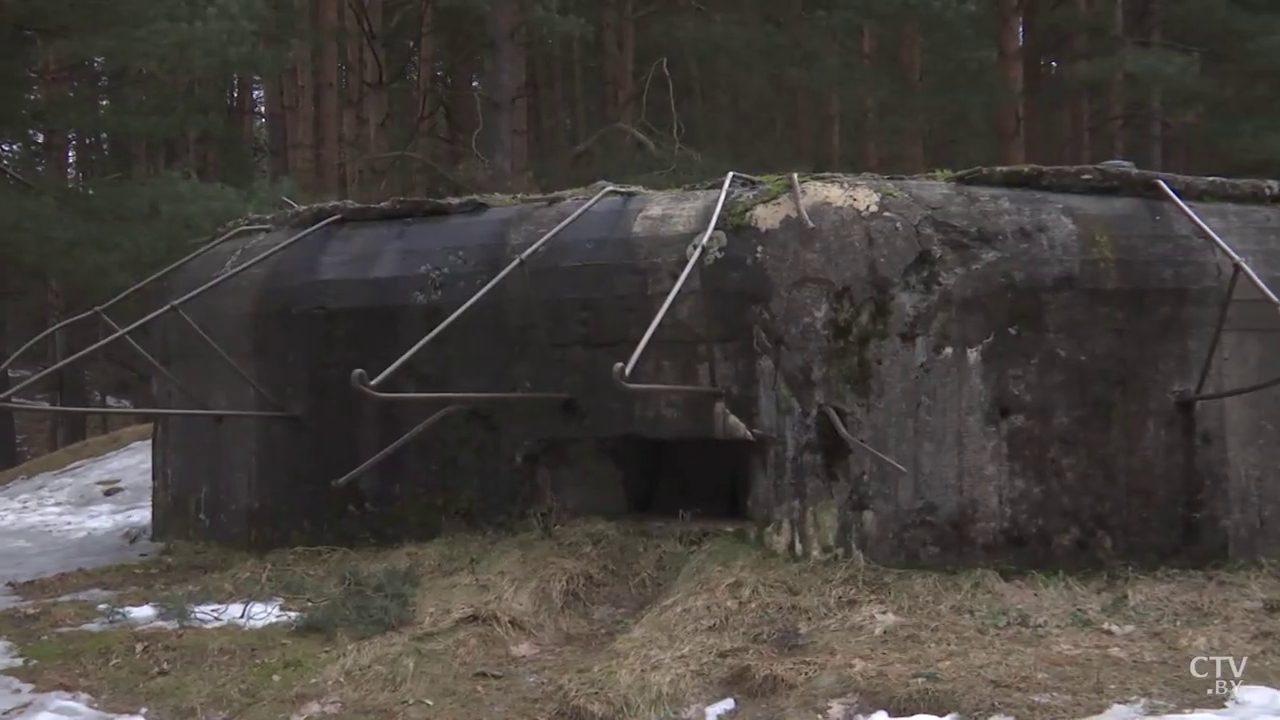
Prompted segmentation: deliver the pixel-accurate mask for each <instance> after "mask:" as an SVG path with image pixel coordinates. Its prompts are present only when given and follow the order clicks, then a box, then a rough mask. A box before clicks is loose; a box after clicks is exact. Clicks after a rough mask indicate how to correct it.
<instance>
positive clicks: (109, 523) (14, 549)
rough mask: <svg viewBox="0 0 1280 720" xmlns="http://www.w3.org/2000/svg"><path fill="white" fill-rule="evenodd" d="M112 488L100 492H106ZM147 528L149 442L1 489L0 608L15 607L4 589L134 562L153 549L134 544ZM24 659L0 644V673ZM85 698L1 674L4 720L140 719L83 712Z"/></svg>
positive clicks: (139, 718)
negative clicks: (38, 687)
mask: <svg viewBox="0 0 1280 720" xmlns="http://www.w3.org/2000/svg"><path fill="white" fill-rule="evenodd" d="M109 487H110V488H119V489H118V490H112V491H110V492H104V490H106V489H107V488H109ZM150 525H151V443H150V442H147V441H143V442H138V443H134V444H132V445H130V446H128V447H125V448H122V449H120V450H117V451H116V452H113V453H109V454H107V455H103V456H102V457H99V458H95V459H92V460H86V461H82V462H79V463H75V464H74V465H70V466H68V467H66V468H64V469H62V470H58V471H56V472H51V473H44V474H41V475H36V476H33V477H29V478H21V479H19V480H15V481H14V482H12V483H9V484H8V485H6V486H5V487H3V488H0V609H2V608H4V607H11V606H13V605H16V604H19V602H18V599H17V598H16V597H15V596H14V595H12V594H11V593H10V592H9V591H8V583H10V582H23V581H26V580H34V579H35V578H39V577H44V576H47V575H56V574H58V573H61V572H68V571H71V570H78V569H80V568H89V567H99V566H102V565H112V564H116V563H122V562H129V561H132V560H137V559H138V558H139V557H142V556H144V555H146V554H148V553H149V552H150V551H153V550H154V549H155V546H153V545H152V544H151V543H149V542H145V541H139V542H134V539H135V538H136V537H138V535H140V534H143V533H145V532H146V530H147V529H149V528H150ZM22 663H23V661H22V659H21V658H20V657H19V656H18V654H17V651H16V649H15V648H14V647H13V645H12V644H10V643H9V642H7V641H5V640H3V639H0V673H3V671H4V670H8V669H11V668H15V667H18V666H20V665H22ZM89 702H90V698H89V697H88V696H86V695H82V694H77V693H66V692H52V693H38V692H35V691H34V689H33V688H32V687H31V686H30V685H28V684H27V683H24V682H20V681H19V680H17V679H15V678H12V677H8V676H6V675H3V674H0V717H3V718H5V719H6V720H144V719H143V717H142V716H141V715H111V714H108V713H104V712H101V711H99V710H94V709H93V708H91V707H90V706H89Z"/></svg>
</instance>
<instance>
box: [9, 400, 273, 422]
mask: <svg viewBox="0 0 1280 720" xmlns="http://www.w3.org/2000/svg"><path fill="white" fill-rule="evenodd" d="M0 409H4V410H13V411H16V412H39V413H55V414H56V413H63V414H68V415H141V416H143V417H148V416H150V417H217V418H222V417H247V418H286V419H291V420H296V419H298V418H297V416H296V415H290V414H289V413H279V412H259V411H256V410H185V409H182V408H113V407H64V406H62V405H37V404H34V403H25V402H12V401H5V402H0Z"/></svg>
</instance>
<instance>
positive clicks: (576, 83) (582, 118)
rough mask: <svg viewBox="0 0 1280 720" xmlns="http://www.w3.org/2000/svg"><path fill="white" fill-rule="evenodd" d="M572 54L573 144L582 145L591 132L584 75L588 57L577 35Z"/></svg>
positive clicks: (574, 37)
mask: <svg viewBox="0 0 1280 720" xmlns="http://www.w3.org/2000/svg"><path fill="white" fill-rule="evenodd" d="M571 42H572V43H573V45H572V53H571V56H572V57H571V58H570V68H571V71H572V72H573V126H574V127H573V131H574V135H573V142H574V144H580V143H584V142H586V141H587V137H588V136H589V135H590V134H591V131H590V130H589V129H588V128H587V81H586V78H584V77H583V75H582V68H583V63H585V62H586V57H585V56H584V55H583V53H582V41H581V40H579V39H578V36H577V35H574V36H573V40H572V41H571Z"/></svg>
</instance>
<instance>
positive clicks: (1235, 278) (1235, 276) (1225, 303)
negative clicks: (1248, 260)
mask: <svg viewBox="0 0 1280 720" xmlns="http://www.w3.org/2000/svg"><path fill="white" fill-rule="evenodd" d="M1239 282H1240V266H1239V265H1234V266H1232V268H1231V279H1230V280H1228V281H1227V294H1226V297H1224V298H1222V307H1220V308H1218V324H1217V325H1214V326H1213V338H1212V339H1211V340H1209V352H1207V353H1205V356H1204V365H1202V366H1201V367H1200V379H1198V380H1197V381H1196V389H1195V391H1194V392H1193V394H1195V395H1198V394H1200V392H1201V391H1202V390H1204V386H1205V383H1207V382H1209V368H1211V367H1212V366H1213V356H1214V355H1215V354H1217V352H1218V343H1219V342H1221V340H1222V329H1223V327H1225V326H1226V324H1227V312H1228V311H1229V310H1230V309H1231V299H1232V298H1233V297H1235V294H1236V285H1237V284H1238V283H1239Z"/></svg>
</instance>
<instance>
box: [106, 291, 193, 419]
mask: <svg viewBox="0 0 1280 720" xmlns="http://www.w3.org/2000/svg"><path fill="white" fill-rule="evenodd" d="M98 317H99V318H100V319H101V320H102V323H103V324H104V325H106V326H107V327H109V328H111V331H112V332H119V330H120V326H119V325H117V324H116V321H115V320H112V319H111V318H110V317H108V316H107V314H106V313H104V312H102V310H98ZM121 339H122V340H124V341H125V343H126V344H127V345H128V346H129V347H131V348H133V349H134V350H136V351H137V352H138V354H139V355H141V356H142V359H143V360H146V361H147V364H149V365H151V367H153V368H155V370H156V372H158V373H160V374H161V375H163V376H164V378H165V379H166V380H168V381H169V384H170V385H172V386H173V387H174V389H175V390H177V391H178V392H180V393H182V394H183V395H186V396H187V397H189V398H191V399H192V400H195V401H196V404H197V405H199V406H200V407H202V408H204V409H206V410H208V409H209V407H210V406H209V403H207V402H205V401H204V400H203V399H201V398H200V397H199V396H197V395H196V394H195V393H193V392H191V391H190V390H188V389H187V388H186V386H185V385H183V384H182V382H181V381H180V380H178V378H177V377H175V376H174V374H173V373H171V372H169V368H167V367H165V366H164V365H161V364H160V361H159V360H157V359H155V357H154V356H153V355H152V354H151V353H149V352H147V350H146V348H144V347H142V346H141V345H139V344H138V342H137V341H136V340H134V339H133V338H131V337H129V335H128V333H125V335H124V337H122V338H121Z"/></svg>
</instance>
